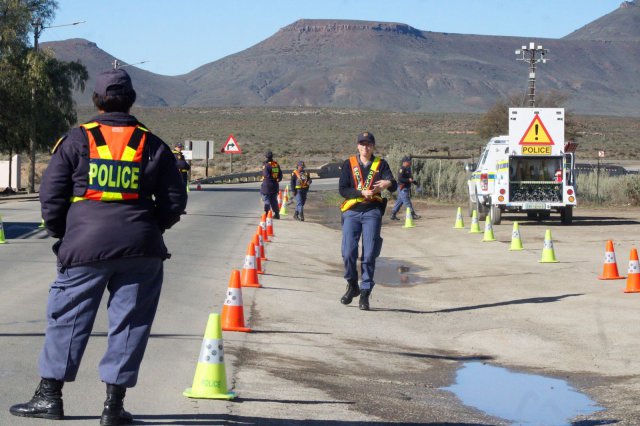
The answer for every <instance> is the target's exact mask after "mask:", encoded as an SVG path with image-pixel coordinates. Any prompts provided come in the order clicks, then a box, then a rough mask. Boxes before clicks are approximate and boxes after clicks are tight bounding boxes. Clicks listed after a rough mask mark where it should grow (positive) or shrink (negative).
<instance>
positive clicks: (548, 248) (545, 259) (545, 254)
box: [538, 229, 558, 263]
mask: <svg viewBox="0 0 640 426" xmlns="http://www.w3.org/2000/svg"><path fill="white" fill-rule="evenodd" d="M538 262H539V263H558V261H557V260H556V253H555V252H554V251H553V240H551V229H547V232H545V233H544V247H543V249H542V258H541V259H540V260H539V261H538Z"/></svg>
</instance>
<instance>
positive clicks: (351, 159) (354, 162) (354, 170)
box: [340, 155, 382, 212]
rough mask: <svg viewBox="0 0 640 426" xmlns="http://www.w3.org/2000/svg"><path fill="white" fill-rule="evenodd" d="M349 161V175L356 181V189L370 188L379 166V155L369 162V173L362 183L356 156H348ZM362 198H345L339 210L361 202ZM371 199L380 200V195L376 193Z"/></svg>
mask: <svg viewBox="0 0 640 426" xmlns="http://www.w3.org/2000/svg"><path fill="white" fill-rule="evenodd" d="M349 163H350V165H351V175H352V176H353V181H354V182H355V183H356V189H357V190H358V191H362V190H365V189H371V186H372V185H373V176H374V175H375V174H376V172H377V171H378V167H380V157H376V158H374V159H373V163H372V164H371V168H370V169H369V175H368V176H367V180H366V181H364V183H363V182H362V169H360V164H358V159H357V157H356V156H355V155H354V156H351V157H349ZM364 200H365V198H364V197H358V198H350V199H348V200H345V201H344V202H343V203H342V205H341V206H340V211H342V212H345V211H347V210H349V209H350V208H351V207H353V206H355V205H356V204H358V203H361V202H363V201H364ZM372 201H377V202H382V196H381V195H380V194H376V195H374V196H373V197H372Z"/></svg>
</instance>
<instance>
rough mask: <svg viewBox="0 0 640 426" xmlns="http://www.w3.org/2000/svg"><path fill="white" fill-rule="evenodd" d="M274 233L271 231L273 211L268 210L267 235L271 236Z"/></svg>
mask: <svg viewBox="0 0 640 426" xmlns="http://www.w3.org/2000/svg"><path fill="white" fill-rule="evenodd" d="M273 236H275V234H274V233H273V213H271V210H269V213H268V214H267V237H273Z"/></svg>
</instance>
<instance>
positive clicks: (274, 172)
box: [262, 161, 280, 182]
mask: <svg viewBox="0 0 640 426" xmlns="http://www.w3.org/2000/svg"><path fill="white" fill-rule="evenodd" d="M267 163H268V164H269V165H270V166H271V177H272V178H273V180H275V181H276V182H278V175H279V174H280V164H278V163H276V162H275V161H267ZM262 180H264V176H262Z"/></svg>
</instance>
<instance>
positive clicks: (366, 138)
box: [358, 132, 376, 145]
mask: <svg viewBox="0 0 640 426" xmlns="http://www.w3.org/2000/svg"><path fill="white" fill-rule="evenodd" d="M360 142H371V143H372V144H374V145H375V143H376V138H375V137H373V133H371V132H362V133H360V134H359V135H358V143H360Z"/></svg>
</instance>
